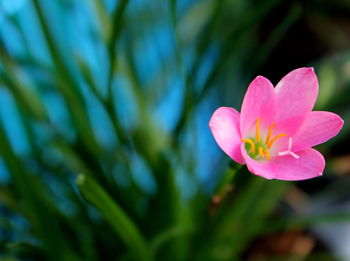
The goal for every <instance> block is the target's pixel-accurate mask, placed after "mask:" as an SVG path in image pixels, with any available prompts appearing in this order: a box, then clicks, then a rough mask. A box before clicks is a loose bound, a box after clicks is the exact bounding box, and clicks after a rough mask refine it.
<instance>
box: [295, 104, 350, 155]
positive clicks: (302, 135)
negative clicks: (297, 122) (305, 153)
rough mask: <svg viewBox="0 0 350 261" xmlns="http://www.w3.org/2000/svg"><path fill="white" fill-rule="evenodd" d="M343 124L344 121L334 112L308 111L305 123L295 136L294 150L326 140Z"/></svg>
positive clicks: (335, 133)
mask: <svg viewBox="0 0 350 261" xmlns="http://www.w3.org/2000/svg"><path fill="white" fill-rule="evenodd" d="M343 124H344V121H343V120H342V119H341V118H340V117H339V116H338V115H337V114H335V113H332V112H328V111H313V112H309V113H307V114H306V115H305V119H304V122H303V124H302V125H301V126H300V128H299V130H298V131H297V133H296V134H295V135H294V137H293V151H298V150H303V149H306V148H309V147H313V146H316V145H318V144H321V143H323V142H326V141H327V140H329V139H330V138H333V137H334V136H336V135H337V134H338V133H339V131H340V130H341V128H342V127H343Z"/></svg>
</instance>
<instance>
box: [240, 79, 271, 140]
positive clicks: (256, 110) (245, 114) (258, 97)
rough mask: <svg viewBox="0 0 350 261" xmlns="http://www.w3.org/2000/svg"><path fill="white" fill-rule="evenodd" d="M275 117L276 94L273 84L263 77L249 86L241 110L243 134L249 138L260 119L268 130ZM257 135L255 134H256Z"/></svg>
mask: <svg viewBox="0 0 350 261" xmlns="http://www.w3.org/2000/svg"><path fill="white" fill-rule="evenodd" d="M274 115H275V93H274V88H273V85H272V83H271V82H270V81H269V80H268V79H266V78H265V77H263V76H258V77H256V78H255V79H254V80H253V81H252V82H251V83H250V85H249V87H248V90H247V92H246V94H245V96H244V100H243V103H242V108H241V126H240V127H241V134H242V137H247V135H248V134H249V132H250V131H251V130H253V129H254V125H255V123H256V120H257V119H258V118H261V125H262V127H263V128H264V127H265V128H268V126H270V125H271V124H272V122H273V119H274ZM254 133H255V132H254Z"/></svg>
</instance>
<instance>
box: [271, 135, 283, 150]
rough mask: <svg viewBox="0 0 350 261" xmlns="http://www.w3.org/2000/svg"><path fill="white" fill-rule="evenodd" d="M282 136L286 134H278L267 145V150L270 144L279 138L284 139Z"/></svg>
mask: <svg viewBox="0 0 350 261" xmlns="http://www.w3.org/2000/svg"><path fill="white" fill-rule="evenodd" d="M284 136H287V134H284V133H281V134H278V135H277V136H275V137H274V138H273V139H272V140H271V141H270V142H269V144H267V148H268V149H270V148H271V146H272V144H273V143H274V142H275V141H276V140H277V139H279V138H281V137H284Z"/></svg>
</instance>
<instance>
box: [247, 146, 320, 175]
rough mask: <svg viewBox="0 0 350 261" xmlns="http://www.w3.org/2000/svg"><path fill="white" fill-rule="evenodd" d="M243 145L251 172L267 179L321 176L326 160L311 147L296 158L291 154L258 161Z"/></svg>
mask: <svg viewBox="0 0 350 261" xmlns="http://www.w3.org/2000/svg"><path fill="white" fill-rule="evenodd" d="M244 151H245V149H244V148H243V147H242V154H243V156H244V158H245V161H246V164H247V167H248V169H249V170H250V172H252V173H253V174H255V175H258V176H261V177H263V178H266V179H279V180H305V179H311V178H315V177H318V176H321V175H322V173H323V170H324V167H325V160H324V158H323V156H322V154H321V153H319V152H318V151H317V150H315V149H312V148H309V149H306V150H304V151H302V152H299V153H298V156H299V158H298V159H296V158H294V157H292V156H291V155H285V156H281V157H276V158H274V159H271V160H270V161H256V160H253V159H252V158H250V157H249V156H248V155H247V153H244Z"/></svg>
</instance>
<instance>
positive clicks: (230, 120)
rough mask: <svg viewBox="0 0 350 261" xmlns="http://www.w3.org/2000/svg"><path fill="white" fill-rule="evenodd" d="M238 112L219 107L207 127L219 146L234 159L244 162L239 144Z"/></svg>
mask: <svg viewBox="0 0 350 261" xmlns="http://www.w3.org/2000/svg"><path fill="white" fill-rule="evenodd" d="M239 118H240V116H239V112H238V111H236V110H235V109H233V108H229V107H220V108H219V109H217V110H216V111H215V112H214V113H213V116H212V117H211V119H210V121H209V127H210V129H211V132H212V133H213V135H214V138H215V141H216V143H217V144H218V145H219V147H220V148H221V149H222V150H223V151H224V152H225V153H226V154H227V155H229V156H230V157H231V158H232V159H233V160H234V161H236V162H238V163H240V164H244V159H243V157H242V154H241V148H240V145H241V143H242V141H241V135H240V132H239Z"/></svg>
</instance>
